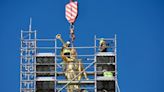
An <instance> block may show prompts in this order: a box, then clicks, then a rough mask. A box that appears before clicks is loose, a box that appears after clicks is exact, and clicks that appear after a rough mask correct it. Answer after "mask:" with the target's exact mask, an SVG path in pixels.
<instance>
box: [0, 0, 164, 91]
mask: <svg viewBox="0 0 164 92" xmlns="http://www.w3.org/2000/svg"><path fill="white" fill-rule="evenodd" d="M68 2H69V0H0V42H1V44H0V51H1V53H0V57H1V60H0V62H1V67H0V70H1V75H0V78H1V84H0V90H1V92H18V91H19V54H20V52H19V51H20V50H19V48H20V30H21V29H23V30H27V29H28V25H29V18H30V17H32V18H33V29H36V30H37V31H38V35H37V36H38V38H55V35H56V34H57V33H61V34H62V35H67V34H68V33H69V24H68V22H67V20H66V19H65V9H64V8H65V4H66V3H68ZM78 2H79V16H78V18H77V20H76V23H75V29H76V36H77V38H76V41H77V43H79V42H80V43H79V45H83V46H85V45H93V42H92V41H93V38H94V35H95V34H96V35H98V36H99V37H112V36H114V34H117V37H118V69H119V70H118V73H119V77H118V78H119V85H120V88H121V92H163V91H164V89H163V85H164V73H163V70H164V68H163V65H164V58H163V56H164V53H163V52H164V48H163V47H164V42H163V39H164V37H163V33H164V1H163V0H78ZM64 39H68V36H64ZM90 43H91V44H90Z"/></svg>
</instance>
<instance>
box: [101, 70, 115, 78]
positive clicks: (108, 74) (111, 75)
mask: <svg viewBox="0 0 164 92" xmlns="http://www.w3.org/2000/svg"><path fill="white" fill-rule="evenodd" d="M103 75H104V77H113V73H112V72H109V71H105V72H104V73H103Z"/></svg>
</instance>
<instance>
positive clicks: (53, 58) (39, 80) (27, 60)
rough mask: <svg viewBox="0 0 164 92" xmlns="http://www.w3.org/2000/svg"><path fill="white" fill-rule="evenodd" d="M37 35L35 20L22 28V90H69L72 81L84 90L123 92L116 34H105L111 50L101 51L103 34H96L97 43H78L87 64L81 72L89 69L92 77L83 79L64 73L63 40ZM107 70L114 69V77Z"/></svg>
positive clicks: (81, 55)
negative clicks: (120, 81)
mask: <svg viewBox="0 0 164 92" xmlns="http://www.w3.org/2000/svg"><path fill="white" fill-rule="evenodd" d="M36 36H37V34H36V31H32V30H31V24H30V27H29V31H23V30H22V31H21V58H20V92H66V91H67V86H68V85H72V84H77V85H80V89H81V90H87V91H88V92H120V90H119V86H118V80H117V74H118V73H117V49H116V48H117V47H116V46H117V44H116V43H117V42H116V35H115V37H113V38H104V40H105V41H107V43H108V45H109V46H108V51H107V52H100V51H99V41H100V39H101V38H97V37H96V36H95V37H94V42H93V43H94V46H86V47H84V46H81V47H74V48H75V49H76V50H77V52H78V59H79V60H81V62H82V64H83V66H84V70H83V71H82V72H79V74H78V75H81V74H82V73H83V72H84V71H85V72H86V73H87V75H88V78H89V80H86V79H84V78H82V79H81V80H79V81H78V80H74V79H75V78H74V79H72V80H71V81H68V80H66V78H65V76H64V72H63V63H62V59H61V56H60V52H61V48H62V47H61V44H59V42H58V41H57V40H56V39H37V37H36ZM104 70H106V71H110V72H112V74H113V75H114V77H112V78H109V77H105V76H103V73H104ZM78 75H77V76H78ZM77 76H76V77H77ZM46 85H48V86H46ZM104 85H106V86H104ZM47 90H48V91H47ZM75 90H76V89H75Z"/></svg>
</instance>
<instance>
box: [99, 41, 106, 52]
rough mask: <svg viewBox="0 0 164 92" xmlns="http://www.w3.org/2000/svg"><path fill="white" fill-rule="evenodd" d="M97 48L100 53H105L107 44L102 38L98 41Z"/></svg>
mask: <svg viewBox="0 0 164 92" xmlns="http://www.w3.org/2000/svg"><path fill="white" fill-rule="evenodd" d="M99 48H100V52H107V44H106V41H105V40H104V38H101V39H100V42H99Z"/></svg>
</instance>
